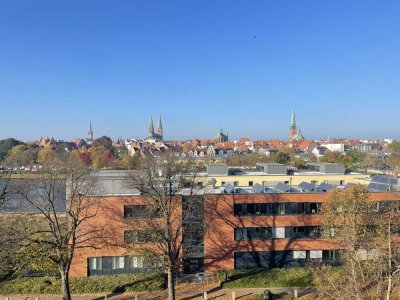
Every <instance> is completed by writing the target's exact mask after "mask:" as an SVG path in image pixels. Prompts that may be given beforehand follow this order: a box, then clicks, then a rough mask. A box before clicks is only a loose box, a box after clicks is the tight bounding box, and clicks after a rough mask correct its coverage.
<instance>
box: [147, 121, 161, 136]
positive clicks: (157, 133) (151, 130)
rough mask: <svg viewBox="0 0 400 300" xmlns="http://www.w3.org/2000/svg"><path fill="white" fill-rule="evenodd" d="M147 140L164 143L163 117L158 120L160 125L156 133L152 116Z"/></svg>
mask: <svg viewBox="0 0 400 300" xmlns="http://www.w3.org/2000/svg"><path fill="white" fill-rule="evenodd" d="M147 139H148V140H154V141H162V140H163V127H162V121H161V115H160V116H159V118H158V125H157V130H156V132H154V126H153V116H150V124H149V129H148V133H147Z"/></svg>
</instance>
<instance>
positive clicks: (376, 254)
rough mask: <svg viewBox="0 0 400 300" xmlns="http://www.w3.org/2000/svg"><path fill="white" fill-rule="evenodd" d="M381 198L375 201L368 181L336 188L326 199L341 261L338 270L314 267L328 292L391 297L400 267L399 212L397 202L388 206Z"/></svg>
mask: <svg viewBox="0 0 400 300" xmlns="http://www.w3.org/2000/svg"><path fill="white" fill-rule="evenodd" d="M378 203H379V204H376V203H374V202H372V201H371V199H370V194H369V192H368V191H367V189H366V188H365V187H364V186H361V185H356V186H354V187H351V188H349V189H346V190H337V189H336V190H333V191H332V192H331V194H330V197H329V201H327V202H325V203H324V204H323V205H322V216H323V233H324V236H325V237H328V238H334V239H335V241H336V243H337V244H338V248H340V249H341V250H340V259H341V262H342V267H341V269H340V270H339V271H338V270H334V269H332V268H330V267H327V266H316V267H315V268H314V270H316V276H315V277H316V278H317V280H319V286H321V289H322V293H323V296H324V297H326V298H331V299H383V298H384V297H385V298H386V299H390V296H391V293H392V288H393V285H394V282H397V281H396V280H398V272H399V271H400V270H399V266H400V265H399V250H400V248H399V245H398V243H395V241H396V239H395V236H396V234H398V233H399V225H400V218H399V215H398V213H397V208H396V210H393V209H386V208H387V207H390V205H389V204H390V203H385V202H378ZM394 203H396V205H397V202H394ZM377 207H378V208H379V209H378V210H377ZM396 276H397V277H396ZM395 278H396V280H395ZM385 291H386V292H385ZM383 295H385V296H383Z"/></svg>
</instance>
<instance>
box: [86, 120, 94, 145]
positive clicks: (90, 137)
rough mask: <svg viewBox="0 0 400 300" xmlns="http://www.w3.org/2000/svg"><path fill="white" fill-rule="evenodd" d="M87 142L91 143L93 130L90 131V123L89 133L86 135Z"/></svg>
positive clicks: (90, 124) (90, 126)
mask: <svg viewBox="0 0 400 300" xmlns="http://www.w3.org/2000/svg"><path fill="white" fill-rule="evenodd" d="M87 139H88V141H93V129H92V121H90V122H89V131H88V134H87Z"/></svg>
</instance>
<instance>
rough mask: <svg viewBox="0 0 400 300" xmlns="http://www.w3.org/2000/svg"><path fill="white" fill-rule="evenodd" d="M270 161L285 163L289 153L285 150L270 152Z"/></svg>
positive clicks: (287, 161) (288, 159) (287, 160)
mask: <svg viewBox="0 0 400 300" xmlns="http://www.w3.org/2000/svg"><path fill="white" fill-rule="evenodd" d="M271 161H273V162H276V163H279V164H285V165H286V164H288V163H289V161H290V154H289V153H287V152H282V151H278V152H276V153H274V154H272V156H271Z"/></svg>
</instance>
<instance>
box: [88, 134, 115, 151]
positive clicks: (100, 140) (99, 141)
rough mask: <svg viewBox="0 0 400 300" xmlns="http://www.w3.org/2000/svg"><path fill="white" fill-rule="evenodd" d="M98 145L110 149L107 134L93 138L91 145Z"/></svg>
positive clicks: (110, 142)
mask: <svg viewBox="0 0 400 300" xmlns="http://www.w3.org/2000/svg"><path fill="white" fill-rule="evenodd" d="M99 146H103V147H104V148H105V149H106V150H110V151H112V140H111V139H110V138H109V137H108V136H105V135H103V136H102V137H99V138H97V139H95V140H94V141H93V143H92V147H99Z"/></svg>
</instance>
